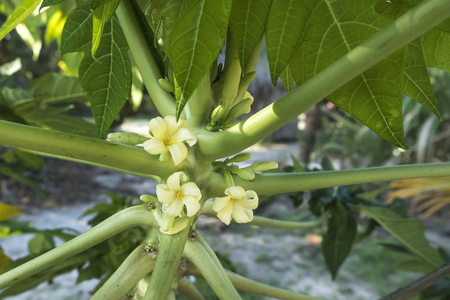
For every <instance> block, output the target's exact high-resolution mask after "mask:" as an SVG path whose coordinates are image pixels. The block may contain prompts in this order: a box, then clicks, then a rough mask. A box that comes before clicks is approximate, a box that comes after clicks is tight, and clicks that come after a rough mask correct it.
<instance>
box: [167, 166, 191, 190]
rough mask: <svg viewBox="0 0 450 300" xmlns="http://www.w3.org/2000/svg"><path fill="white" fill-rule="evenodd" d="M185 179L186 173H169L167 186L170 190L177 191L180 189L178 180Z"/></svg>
mask: <svg viewBox="0 0 450 300" xmlns="http://www.w3.org/2000/svg"><path fill="white" fill-rule="evenodd" d="M186 180H187V176H186V174H184V172H182V171H179V172H175V173H173V174H172V175H170V176H169V178H167V186H168V187H169V189H170V190H171V191H174V192H176V193H178V192H179V191H181V184H180V182H181V181H186Z"/></svg>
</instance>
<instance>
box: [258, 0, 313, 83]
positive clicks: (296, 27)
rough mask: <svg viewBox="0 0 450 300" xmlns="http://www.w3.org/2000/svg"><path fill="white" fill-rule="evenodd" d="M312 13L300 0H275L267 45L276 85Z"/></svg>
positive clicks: (273, 80) (271, 70) (268, 23)
mask: <svg viewBox="0 0 450 300" xmlns="http://www.w3.org/2000/svg"><path fill="white" fill-rule="evenodd" d="M310 13H311V11H310V7H308V6H306V5H305V3H303V1H298V0H274V1H273V2H272V6H271V7H270V12H269V16H268V19H267V29H266V46H267V59H268V60H269V69H270V76H271V78H272V83H273V85H274V86H276V85H277V79H278V77H279V76H280V74H281V72H283V70H285V69H286V66H287V64H288V63H289V60H290V59H291V57H292V55H293V54H294V52H295V49H296V48H297V46H298V45H299V41H301V37H302V33H303V31H304V27H305V24H306V22H307V19H308V17H307V16H308V15H309V14H310Z"/></svg>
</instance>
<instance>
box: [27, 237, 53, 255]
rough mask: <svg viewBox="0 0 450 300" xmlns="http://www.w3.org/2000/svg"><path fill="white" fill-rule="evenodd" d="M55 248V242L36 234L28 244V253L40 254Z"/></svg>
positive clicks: (50, 238)
mask: <svg viewBox="0 0 450 300" xmlns="http://www.w3.org/2000/svg"><path fill="white" fill-rule="evenodd" d="M54 247H55V242H54V241H53V238H52V237H51V236H50V235H47V234H43V233H37V234H36V235H35V236H34V237H33V238H32V239H31V240H30V241H29V242H28V251H29V252H30V254H41V253H42V252H45V251H48V250H50V249H52V248H54Z"/></svg>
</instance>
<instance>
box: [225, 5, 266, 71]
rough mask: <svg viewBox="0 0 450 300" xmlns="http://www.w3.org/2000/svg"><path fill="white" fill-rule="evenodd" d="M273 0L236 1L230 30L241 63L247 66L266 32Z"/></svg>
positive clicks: (232, 8) (232, 9)
mask: <svg viewBox="0 0 450 300" xmlns="http://www.w3.org/2000/svg"><path fill="white" fill-rule="evenodd" d="M271 3H272V0H234V1H233V4H232V6H231V13H230V30H231V33H232V38H233V40H234V44H235V48H236V51H237V54H238V56H239V61H240V63H241V68H242V74H245V65H246V64H247V62H248V60H249V59H250V56H251V54H252V52H253V49H255V47H256V45H257V44H258V42H259V40H260V39H261V38H262V36H263V34H264V31H265V30H266V23H267V16H268V15H269V10H270V5H271Z"/></svg>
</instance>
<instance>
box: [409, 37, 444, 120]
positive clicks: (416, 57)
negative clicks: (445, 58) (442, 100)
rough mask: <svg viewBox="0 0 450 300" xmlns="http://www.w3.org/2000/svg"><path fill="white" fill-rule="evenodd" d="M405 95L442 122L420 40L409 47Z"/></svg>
mask: <svg viewBox="0 0 450 300" xmlns="http://www.w3.org/2000/svg"><path fill="white" fill-rule="evenodd" d="M449 53H450V52H449ZM403 93H404V94H406V95H407V96H409V97H411V98H412V99H414V100H416V101H417V102H419V103H420V104H422V105H423V106H425V107H426V108H428V109H429V110H430V111H432V112H433V113H434V114H435V115H436V116H437V117H438V118H439V119H440V120H442V117H441V115H440V113H439V108H438V105H437V100H436V96H435V95H434V91H433V86H432V85H431V82H430V76H429V74H428V69H427V66H426V64H425V59H424V57H423V52H422V43H421V40H420V39H416V40H415V41H413V42H412V43H410V44H408V46H407V54H406V56H405V62H404V80H403Z"/></svg>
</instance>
